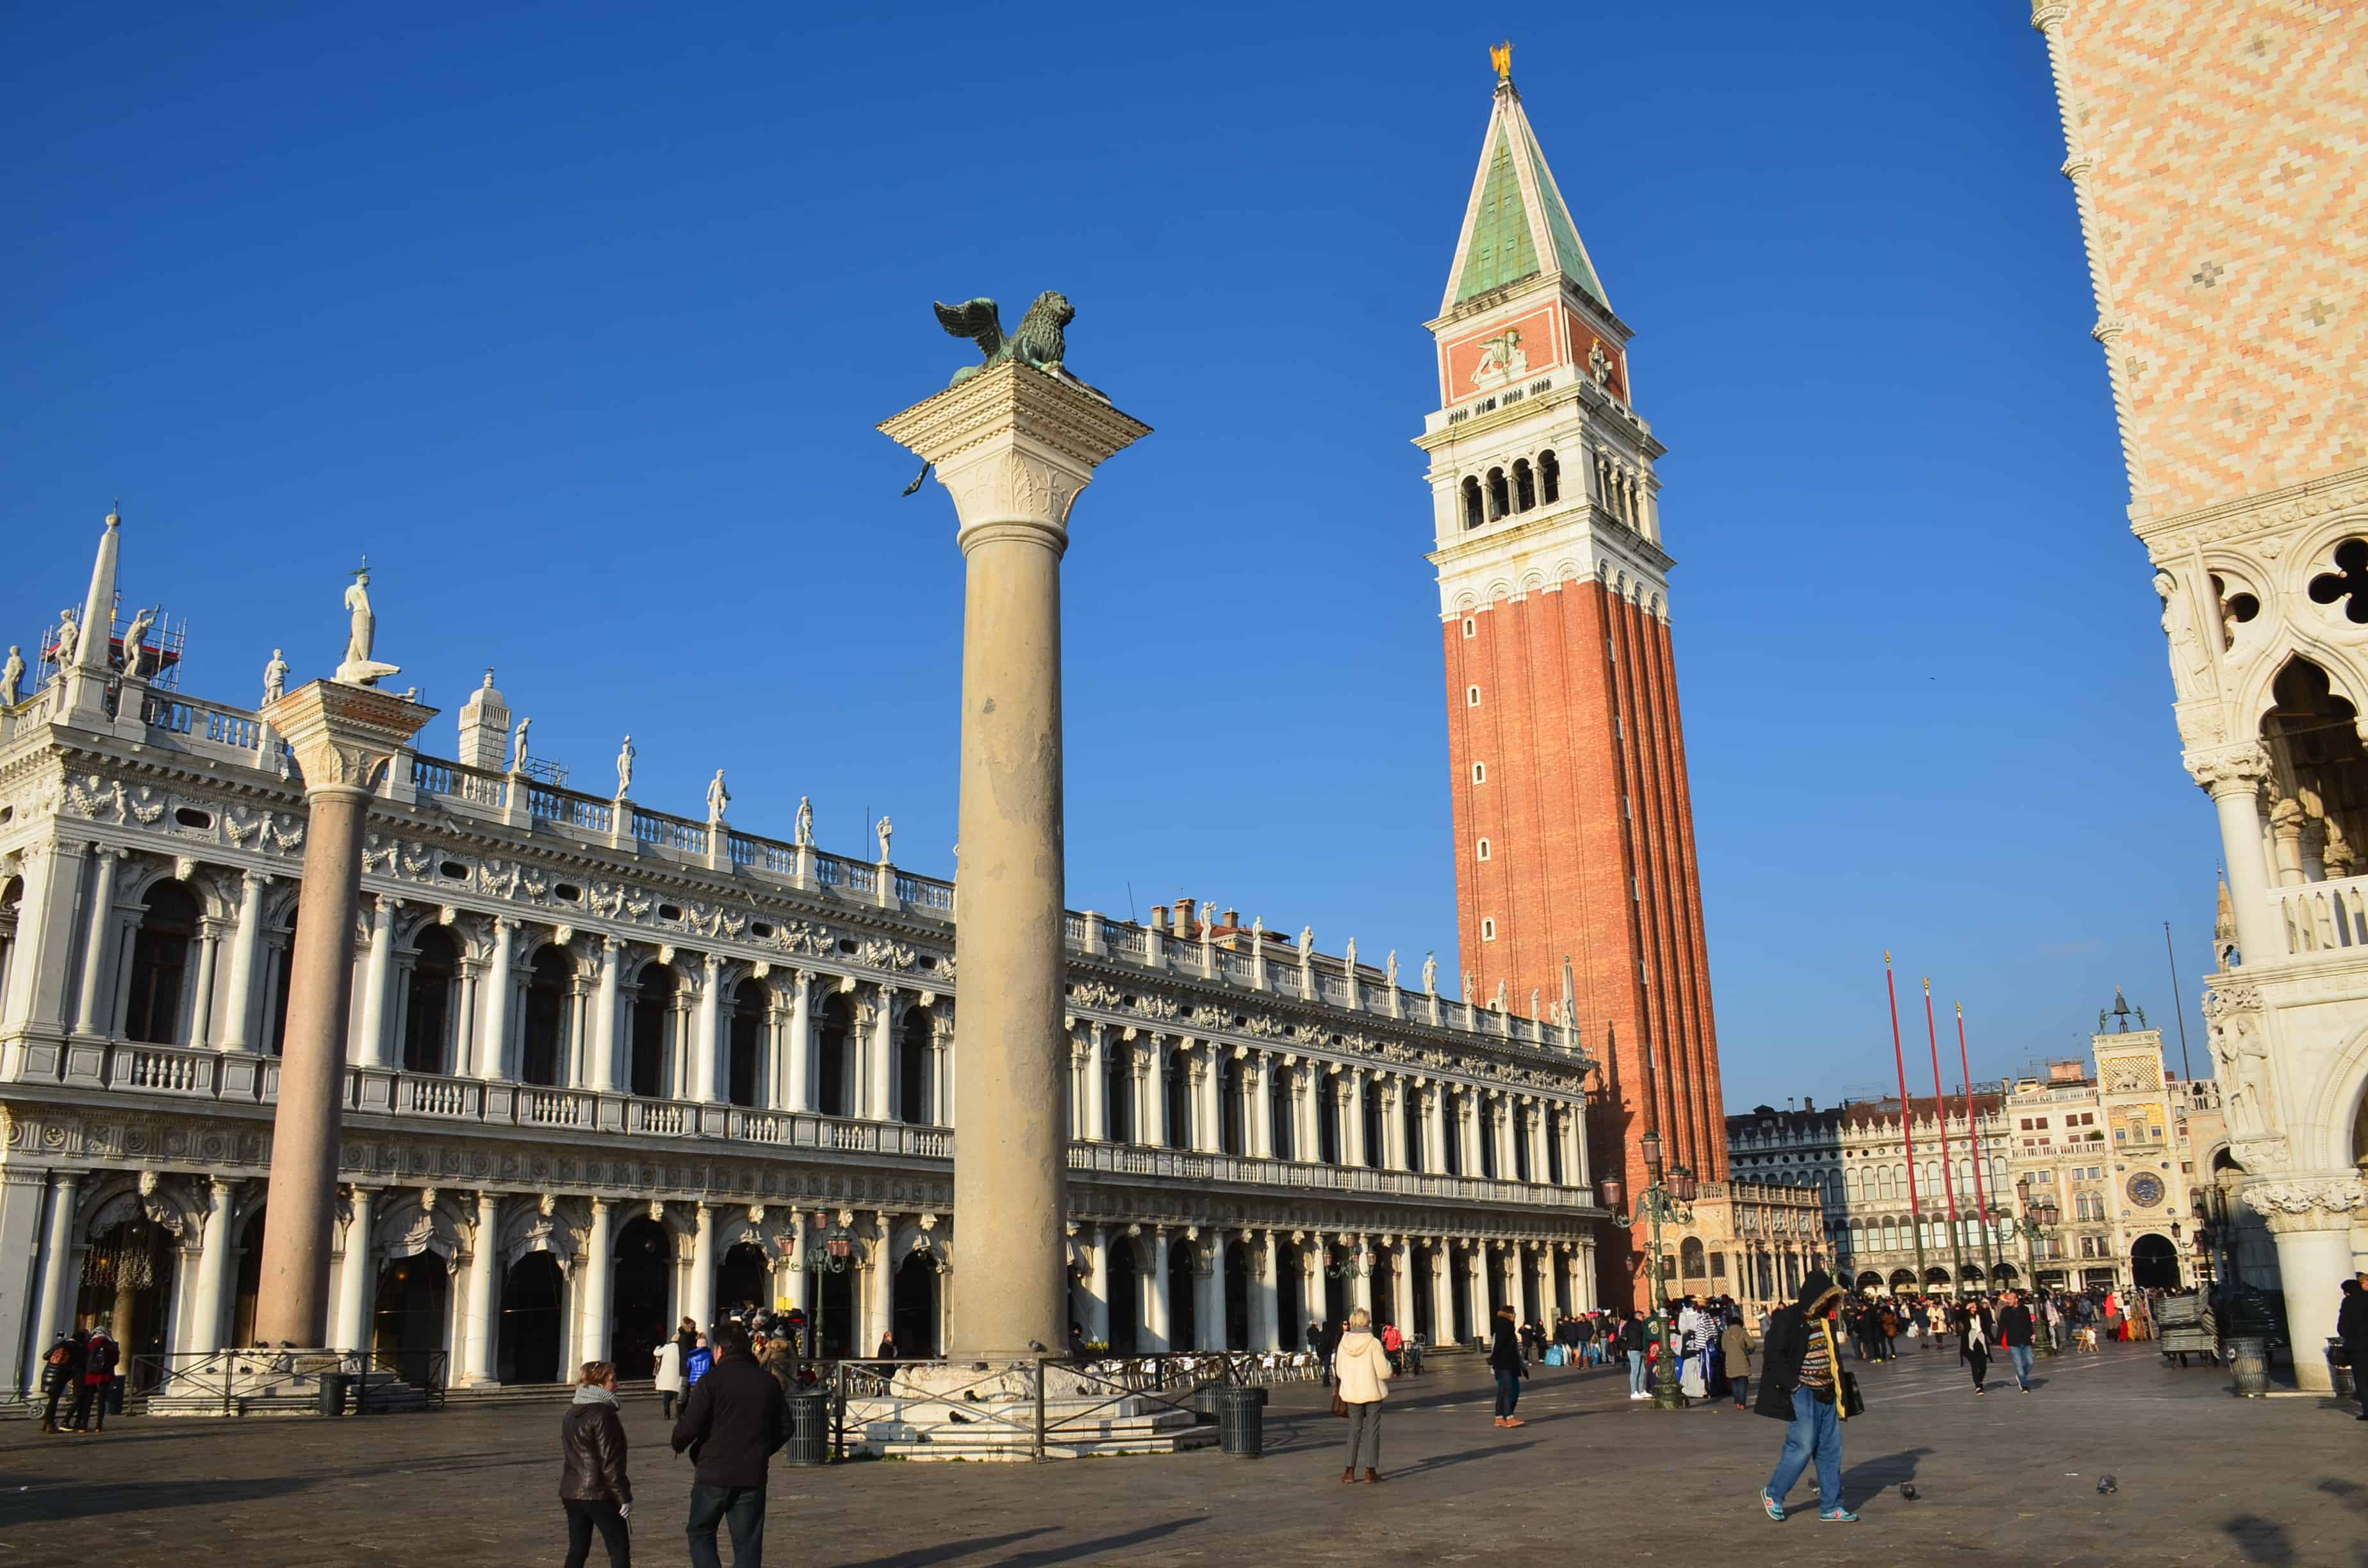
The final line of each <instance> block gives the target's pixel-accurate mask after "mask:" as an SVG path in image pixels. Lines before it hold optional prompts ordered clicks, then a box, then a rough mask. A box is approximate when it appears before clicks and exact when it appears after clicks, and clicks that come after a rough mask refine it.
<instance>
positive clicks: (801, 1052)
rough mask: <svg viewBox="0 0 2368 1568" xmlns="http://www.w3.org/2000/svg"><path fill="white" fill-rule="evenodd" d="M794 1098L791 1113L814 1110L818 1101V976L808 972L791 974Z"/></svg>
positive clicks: (790, 1098)
mask: <svg viewBox="0 0 2368 1568" xmlns="http://www.w3.org/2000/svg"><path fill="white" fill-rule="evenodd" d="M789 1056H790V1096H789V1107H788V1108H789V1109H791V1110H812V1109H814V976H813V975H811V974H809V973H807V972H806V971H804V970H802V969H801V970H796V971H791V975H790V1042H789Z"/></svg>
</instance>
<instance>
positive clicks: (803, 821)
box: [794, 795, 814, 848]
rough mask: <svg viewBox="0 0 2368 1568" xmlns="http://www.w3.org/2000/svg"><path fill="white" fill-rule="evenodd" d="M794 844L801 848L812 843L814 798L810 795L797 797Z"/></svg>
mask: <svg viewBox="0 0 2368 1568" xmlns="http://www.w3.org/2000/svg"><path fill="white" fill-rule="evenodd" d="M794 842H795V843H796V844H797V845H798V846H800V847H801V848H803V847H804V846H807V845H810V844H812V843H813V842H814V797H813V796H812V795H800V796H799V797H798V826H797V835H796V838H795V840H794Z"/></svg>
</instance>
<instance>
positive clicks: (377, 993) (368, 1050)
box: [351, 893, 396, 1067]
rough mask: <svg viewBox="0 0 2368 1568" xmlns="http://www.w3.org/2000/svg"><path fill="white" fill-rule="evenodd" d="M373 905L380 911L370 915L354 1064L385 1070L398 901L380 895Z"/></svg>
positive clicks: (387, 895) (374, 911)
mask: <svg viewBox="0 0 2368 1568" xmlns="http://www.w3.org/2000/svg"><path fill="white" fill-rule="evenodd" d="M374 902H375V903H376V904H377V905H378V907H377V908H376V909H375V910H373V911H372V912H371V915H370V960H369V962H368V963H367V965H366V966H365V967H364V970H363V979H362V1008H361V1018H360V1021H359V1023H358V1024H357V1026H356V1033H357V1034H358V1035H359V1037H360V1038H359V1039H358V1040H355V1042H354V1050H353V1051H352V1053H351V1060H352V1061H353V1062H354V1063H355V1065H357V1066H360V1067H384V1066H386V1065H387V1062H388V1054H387V1034H388V1029H387V1018H386V1000H387V989H388V981H389V979H390V978H391V977H392V975H393V972H394V912H395V908H396V900H395V899H394V898H393V895H391V894H388V893H381V894H379V895H378V897H377V899H376V900H375V901H374Z"/></svg>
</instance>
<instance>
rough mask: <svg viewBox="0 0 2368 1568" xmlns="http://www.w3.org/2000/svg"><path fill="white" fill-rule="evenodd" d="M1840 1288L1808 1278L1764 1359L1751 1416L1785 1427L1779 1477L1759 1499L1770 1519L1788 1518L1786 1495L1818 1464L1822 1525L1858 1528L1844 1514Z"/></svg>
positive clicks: (1780, 1319) (1778, 1320) (1771, 1336)
mask: <svg viewBox="0 0 2368 1568" xmlns="http://www.w3.org/2000/svg"><path fill="white" fill-rule="evenodd" d="M1841 1297H1842V1288H1841V1287H1840V1286H1839V1285H1837V1284H1835V1283H1834V1282H1833V1278H1832V1277H1831V1276H1829V1275H1827V1273H1826V1271H1825V1270H1824V1269H1822V1268H1813V1269H1811V1270H1809V1277H1808V1278H1806V1279H1804V1280H1803V1281H1802V1282H1801V1294H1800V1296H1799V1297H1798V1299H1796V1300H1795V1301H1793V1304H1792V1305H1791V1306H1789V1307H1782V1308H1779V1309H1778V1310H1777V1312H1776V1314H1775V1316H1774V1317H1772V1318H1770V1320H1769V1323H1768V1340H1767V1343H1766V1344H1765V1345H1763V1346H1760V1351H1759V1397H1758V1398H1757V1399H1755V1400H1754V1401H1753V1403H1752V1408H1753V1409H1754V1410H1756V1411H1758V1412H1759V1414H1760V1415H1768V1416H1773V1417H1774V1418H1775V1419H1777V1420H1779V1421H1782V1422H1785V1423H1787V1424H1788V1425H1787V1426H1785V1428H1784V1449H1783V1452H1782V1454H1780V1455H1779V1456H1778V1457H1777V1460H1776V1472H1775V1474H1773V1475H1771V1476H1770V1477H1769V1480H1768V1486H1767V1489H1766V1490H1765V1491H1763V1492H1762V1493H1760V1494H1759V1502H1760V1506H1761V1507H1762V1508H1763V1509H1765V1510H1766V1512H1767V1515H1768V1517H1770V1518H1771V1519H1782V1517H1784V1494H1786V1493H1787V1492H1790V1491H1791V1490H1792V1489H1793V1483H1794V1482H1796V1481H1798V1480H1800V1479H1801V1471H1803V1470H1804V1468H1806V1467H1807V1465H1808V1463H1809V1461H1810V1460H1811V1459H1812V1458H1814V1459H1815V1460H1816V1463H1817V1504H1818V1511H1817V1517H1819V1518H1821V1519H1824V1520H1825V1521H1827V1523H1829V1524H1837V1525H1844V1524H1856V1523H1857V1522H1858V1516H1857V1515H1856V1514H1853V1513H1851V1512H1850V1510H1849V1509H1848V1508H1846V1507H1844V1506H1842V1421H1843V1419H1844V1416H1843V1410H1842V1398H1841V1395H1842V1380H1843V1379H1844V1378H1846V1377H1848V1376H1849V1375H1850V1374H1849V1373H1848V1372H1846V1371H1844V1370H1843V1369H1842V1364H1841V1356H1840V1354H1839V1350H1838V1349H1837V1346H1836V1341H1835V1336H1834V1306H1835V1303H1836V1302H1838V1301H1840V1300H1841Z"/></svg>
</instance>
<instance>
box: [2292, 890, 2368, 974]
mask: <svg viewBox="0 0 2368 1568" xmlns="http://www.w3.org/2000/svg"><path fill="white" fill-rule="evenodd" d="M2270 902H2271V904H2272V905H2273V906H2274V907H2275V910H2276V914H2277V922H2278V929H2279V930H2280V931H2281V932H2283V934H2284V937H2285V950H2286V952H2287V954H2288V955H2289V956H2299V955H2301V954H2305V953H2324V952H2332V951H2337V950H2340V949H2346V948H2362V949H2368V877H2344V878H2342V879H2340V881H2324V882H2305V883H2303V884H2302V885H2300V886H2299V887H2283V888H2271V890H2270ZM2362 956H2368V954H2363V955H2362Z"/></svg>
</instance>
